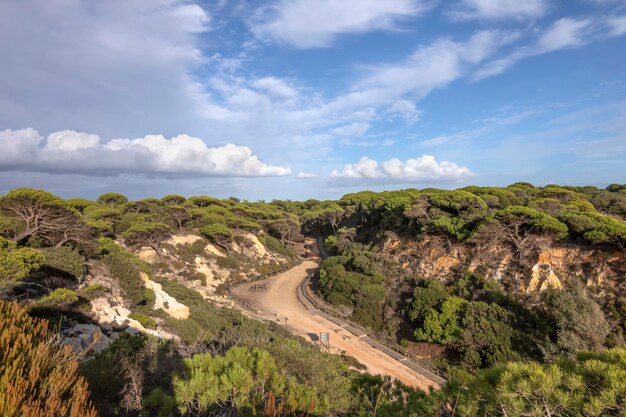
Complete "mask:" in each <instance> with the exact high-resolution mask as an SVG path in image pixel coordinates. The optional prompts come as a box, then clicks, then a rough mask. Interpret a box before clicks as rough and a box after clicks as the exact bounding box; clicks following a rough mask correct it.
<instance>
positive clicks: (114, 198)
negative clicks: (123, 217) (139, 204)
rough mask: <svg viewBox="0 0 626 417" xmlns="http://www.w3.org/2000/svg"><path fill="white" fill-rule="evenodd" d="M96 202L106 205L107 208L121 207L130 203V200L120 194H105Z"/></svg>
mask: <svg viewBox="0 0 626 417" xmlns="http://www.w3.org/2000/svg"><path fill="white" fill-rule="evenodd" d="M96 201H97V202H98V203H99V204H104V205H107V206H111V207H114V206H119V205H122V204H124V203H127V202H128V198H126V196H124V195H122V194H120V193H104V194H102V195H100V196H99V197H98V198H97V199H96Z"/></svg>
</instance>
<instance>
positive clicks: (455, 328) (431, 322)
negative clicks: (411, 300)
mask: <svg viewBox="0 0 626 417" xmlns="http://www.w3.org/2000/svg"><path fill="white" fill-rule="evenodd" d="M467 305H468V302H467V301H466V300H463V299H462V298H458V297H449V298H447V299H446V300H445V301H444V302H443V303H441V307H440V308H439V309H431V310H429V311H428V312H427V313H426V316H425V317H424V324H423V327H422V328H418V329H416V330H415V338H416V339H418V340H427V341H429V342H435V343H442V344H451V343H455V342H458V341H459V340H460V339H461V337H462V336H463V329H462V327H461V326H462V324H461V320H462V319H463V317H464V315H465V311H466V310H467Z"/></svg>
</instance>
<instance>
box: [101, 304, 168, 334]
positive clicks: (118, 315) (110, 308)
mask: <svg viewBox="0 0 626 417" xmlns="http://www.w3.org/2000/svg"><path fill="white" fill-rule="evenodd" d="M91 311H92V313H93V315H94V319H95V320H96V321H97V322H98V323H99V324H100V325H111V326H112V327H114V328H116V329H119V330H125V331H126V332H128V333H131V334H137V333H147V334H150V335H152V336H155V337H158V338H159V339H161V338H163V335H161V334H160V333H159V332H158V331H156V330H152V329H146V328H145V327H143V325H142V324H141V323H139V322H138V321H137V320H134V319H131V318H130V317H128V315H129V314H130V313H131V311H130V310H129V309H127V308H125V307H123V306H121V305H112V303H111V302H110V301H109V300H108V299H107V298H106V297H100V298H96V299H95V300H92V301H91Z"/></svg>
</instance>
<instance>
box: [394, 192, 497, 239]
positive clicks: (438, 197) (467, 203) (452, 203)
mask: <svg viewBox="0 0 626 417" xmlns="http://www.w3.org/2000/svg"><path fill="white" fill-rule="evenodd" d="M487 213H488V212H487V204H486V203H485V202H484V201H483V200H482V199H481V198H480V197H477V196H475V195H474V194H472V193H469V192H467V191H462V190H455V191H447V190H424V191H423V192H422V194H421V195H420V197H419V198H417V199H416V200H414V202H413V204H411V205H409V206H407V207H406V209H405V211H404V215H405V216H406V217H407V218H408V219H409V220H410V221H411V222H412V224H413V225H414V227H415V228H416V229H417V231H418V232H430V233H443V234H444V235H446V236H451V237H454V238H455V239H458V240H465V239H467V238H468V237H469V236H470V235H471V233H472V231H473V230H474V228H475V227H476V225H477V224H478V223H479V222H480V221H481V220H482V219H484V218H485V216H487Z"/></svg>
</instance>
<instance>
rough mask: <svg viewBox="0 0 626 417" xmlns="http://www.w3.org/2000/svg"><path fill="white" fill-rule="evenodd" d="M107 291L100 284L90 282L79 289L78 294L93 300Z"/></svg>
mask: <svg viewBox="0 0 626 417" xmlns="http://www.w3.org/2000/svg"><path fill="white" fill-rule="evenodd" d="M105 292H107V289H106V288H105V287H104V286H103V285H100V284H91V285H87V286H86V287H84V288H82V289H81V290H80V295H82V296H83V297H85V298H86V299H88V300H95V299H96V298H99V297H101V296H102V295H104V293H105Z"/></svg>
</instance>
